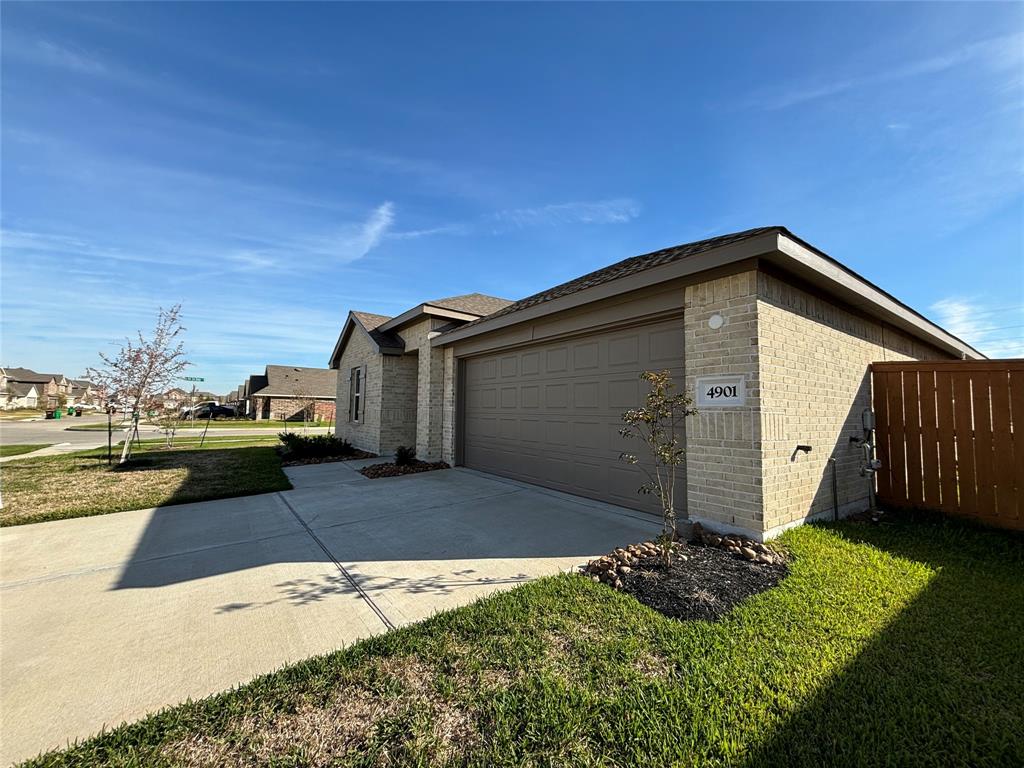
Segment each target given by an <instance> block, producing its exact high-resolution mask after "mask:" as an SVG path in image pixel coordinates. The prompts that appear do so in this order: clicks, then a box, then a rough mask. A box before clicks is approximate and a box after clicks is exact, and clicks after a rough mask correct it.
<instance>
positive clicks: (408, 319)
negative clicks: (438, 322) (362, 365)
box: [376, 302, 481, 333]
mask: <svg viewBox="0 0 1024 768" xmlns="http://www.w3.org/2000/svg"><path fill="white" fill-rule="evenodd" d="M424 316H426V317H443V318H445V319H447V320H465V321H467V322H468V321H470V320H476V319H477V318H478V317H481V315H477V314H474V313H472V312H460V311H458V310H455V309H448V308H446V307H438V306H435V305H434V304H429V303H426V302H424V303H423V304H417V305H416V306H415V307H413V308H412V309H409V310H406V311H405V312H403V313H402V314H400V315H398V316H397V317H393V318H391V319H390V320H388V321H387V322H386V323H384V324H383V325H380V326H378V327H377V328H376V330H378V331H381V332H382V333H387V332H388V331H397V330H398V329H400V328H402V327H404V326H406V325H409V324H410V323H414V322H416V321H417V320H418V319H419V318H420V317H424Z"/></svg>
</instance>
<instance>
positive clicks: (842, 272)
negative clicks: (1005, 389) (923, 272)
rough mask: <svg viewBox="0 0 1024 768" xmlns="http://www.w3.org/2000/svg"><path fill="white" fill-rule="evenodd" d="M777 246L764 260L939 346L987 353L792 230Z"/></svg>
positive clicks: (973, 356)
mask: <svg viewBox="0 0 1024 768" xmlns="http://www.w3.org/2000/svg"><path fill="white" fill-rule="evenodd" d="M778 241H779V242H778V247H777V248H776V249H775V251H774V252H772V253H770V254H767V255H766V257H765V260H766V261H768V262H770V263H775V264H777V265H778V266H780V267H782V268H783V269H786V270H787V271H789V272H792V273H793V274H795V275H797V276H798V277H801V278H803V279H804V280H807V281H808V282H810V283H812V284H813V285H816V286H819V287H822V288H824V289H825V290H826V291H827V292H828V293H830V294H832V295H834V296H837V297H838V298H840V299H842V300H843V301H845V302H846V303H848V304H851V305H853V306H857V307H860V308H861V309H864V310H866V311H867V312H868V313H869V314H873V315H875V316H876V317H879V318H880V319H882V320H883V321H885V322H887V323H889V324H890V325H892V326H894V327H896V328H899V329H901V330H903V331H906V332H907V333H909V334H910V335H912V336H914V337H915V338H918V339H923V340H926V341H928V342H929V343H931V344H933V345H934V346H936V347H939V348H940V349H943V350H945V351H946V352H950V353H952V354H955V355H958V356H963V357H966V358H969V359H973V360H984V359H985V355H983V354H982V353H981V352H979V351H978V350H976V349H975V348H974V347H972V346H971V345H970V344H968V343H967V342H965V341H964V340H963V339H960V338H958V337H956V336H954V335H953V334H951V333H950V332H949V331H947V330H945V329H944V328H942V327H940V326H938V325H936V324H935V323H933V322H932V321H931V320H929V319H928V318H926V317H925V316H924V315H922V314H920V313H919V312H917V311H916V310H914V309H911V308H910V307H909V306H907V305H906V304H904V303H903V302H902V301H900V300H899V299H897V298H896V297H895V296H893V295H892V294H890V293H888V292H887V291H884V290H882V289H881V288H879V287H878V286H877V285H875V284H874V283H872V282H870V281H869V280H866V279H865V278H863V277H861V276H860V275H858V274H857V273H856V272H854V271H853V270H852V269H849V268H848V267H845V266H843V265H842V264H841V263H839V262H838V261H836V260H835V259H833V258H832V257H831V256H829V255H828V254H826V253H824V252H822V251H819V250H818V249H817V248H815V247H814V246H813V245H811V244H810V243H807V242H804V241H803V240H801V239H800V238H798V237H796V236H795V235H793V234H790V233H780V234H779V235H778Z"/></svg>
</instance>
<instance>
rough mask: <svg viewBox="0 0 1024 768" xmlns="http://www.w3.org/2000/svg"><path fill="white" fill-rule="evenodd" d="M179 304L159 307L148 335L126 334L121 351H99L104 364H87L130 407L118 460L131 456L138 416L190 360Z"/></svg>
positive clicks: (100, 382) (103, 386)
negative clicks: (129, 423)
mask: <svg viewBox="0 0 1024 768" xmlns="http://www.w3.org/2000/svg"><path fill="white" fill-rule="evenodd" d="M184 331H185V328H184V327H183V326H182V325H181V305H180V304H175V305H174V306H173V307H171V308H170V309H164V308H163V307H161V308H160V310H159V312H158V314H157V319H156V326H155V327H154V328H153V333H152V335H151V336H149V337H148V338H147V337H146V336H145V335H143V332H142V331H138V332H137V334H136V336H137V338H136V339H135V340H133V339H130V338H127V339H125V342H124V344H122V345H121V349H120V351H119V352H118V353H117V354H116V355H113V356H108V355H105V354H104V353H102V352H100V360H102V361H103V365H102V366H101V367H100V368H89V369H88V370H87V372H86V375H87V377H89V378H91V379H92V380H93V381H94V382H96V384H97V385H98V386H99V387H100V388H101V389H103V390H104V391H105V392H106V393H107V396H108V397H111V398H116V399H118V400H120V401H121V402H122V403H124V405H125V409H126V410H128V409H129V408H130V410H131V414H132V431H131V434H129V436H128V439H126V440H125V441H124V448H123V449H122V451H121V460H120V462H119V463H120V464H124V463H125V462H126V461H128V458H129V457H130V456H131V448H132V443H133V442H134V440H135V439H136V438H137V436H138V424H139V416H140V414H141V413H142V412H144V411H146V410H149V409H150V408H151V407H152V406H153V405H154V404H155V403H154V400H155V397H156V395H158V394H159V393H161V392H163V391H164V390H165V389H167V388H168V386H169V385H170V384H171V383H172V382H174V381H175V380H176V379H177V378H178V377H179V376H180V375H181V373H182V371H184V370H185V368H187V367H188V366H189V365H191V363H190V362H189V361H188V360H187V359H186V358H185V346H184V342H183V341H182V339H181V334H182V333H184Z"/></svg>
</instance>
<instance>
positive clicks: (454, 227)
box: [388, 224, 472, 240]
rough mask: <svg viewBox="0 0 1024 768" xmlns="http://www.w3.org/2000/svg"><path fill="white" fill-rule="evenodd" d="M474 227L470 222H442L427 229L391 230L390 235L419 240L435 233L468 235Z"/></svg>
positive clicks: (397, 237)
mask: <svg viewBox="0 0 1024 768" xmlns="http://www.w3.org/2000/svg"><path fill="white" fill-rule="evenodd" d="M471 231H472V227H470V226H469V225H468V224H442V225H440V226H437V227H427V228H426V229H407V230H405V231H400V232H389V233H388V237H390V238H392V239H394V240H418V239H419V238H421V237H433V236H435V235H468V234H469V233H470V232H471Z"/></svg>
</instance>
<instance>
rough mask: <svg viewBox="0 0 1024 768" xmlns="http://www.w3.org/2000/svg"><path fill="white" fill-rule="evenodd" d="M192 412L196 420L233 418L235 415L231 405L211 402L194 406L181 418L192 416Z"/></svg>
mask: <svg viewBox="0 0 1024 768" xmlns="http://www.w3.org/2000/svg"><path fill="white" fill-rule="evenodd" d="M193 414H194V416H195V420H196V421H200V420H201V421H206V420H207V419H233V418H235V416H237V414H236V413H235V409H234V407H233V406H230V405H212V404H211V405H204V406H203V407H201V408H196V409H195V410H193V411H192V412H190V413H188V414H186V415H185V416H184V417H183V418H185V419H190V418H192V417H193Z"/></svg>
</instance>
